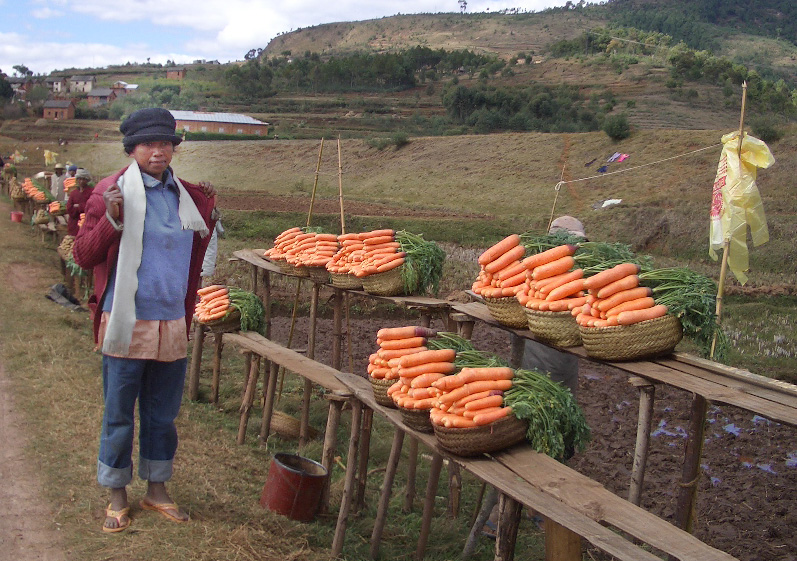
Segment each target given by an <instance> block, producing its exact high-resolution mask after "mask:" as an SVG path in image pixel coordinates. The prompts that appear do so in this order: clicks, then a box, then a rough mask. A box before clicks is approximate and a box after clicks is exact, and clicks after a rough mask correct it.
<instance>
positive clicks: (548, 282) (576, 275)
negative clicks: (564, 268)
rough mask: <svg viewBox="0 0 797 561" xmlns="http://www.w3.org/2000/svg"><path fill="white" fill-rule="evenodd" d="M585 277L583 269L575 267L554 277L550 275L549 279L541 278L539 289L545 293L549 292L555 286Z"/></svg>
mask: <svg viewBox="0 0 797 561" xmlns="http://www.w3.org/2000/svg"><path fill="white" fill-rule="evenodd" d="M583 277H584V271H583V269H575V270H573V271H569V272H566V273H562V274H561V275H555V276H553V277H548V278H547V279H541V281H540V286H539V289H540V292H542V293H543V294H548V293H549V292H551V291H552V290H553V289H555V288H558V287H560V286H562V285H564V284H567V283H568V282H570V281H574V280H576V279H581V278H583ZM543 283H544V284H543Z"/></svg>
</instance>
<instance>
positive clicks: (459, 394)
mask: <svg viewBox="0 0 797 561" xmlns="http://www.w3.org/2000/svg"><path fill="white" fill-rule="evenodd" d="M511 387H512V380H480V381H477V382H470V383H468V384H465V385H464V386H462V387H460V388H457V389H455V390H454V391H451V392H448V393H445V394H443V395H441V396H440V402H441V403H453V402H455V401H457V400H458V399H461V398H463V397H465V396H466V395H468V394H471V393H476V392H483V391H484V390H502V391H503V390H508V389H509V388H511Z"/></svg>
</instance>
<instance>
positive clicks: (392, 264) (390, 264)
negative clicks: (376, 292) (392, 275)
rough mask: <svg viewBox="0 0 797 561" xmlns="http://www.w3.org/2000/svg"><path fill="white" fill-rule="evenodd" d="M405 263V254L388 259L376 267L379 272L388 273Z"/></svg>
mask: <svg viewBox="0 0 797 561" xmlns="http://www.w3.org/2000/svg"><path fill="white" fill-rule="evenodd" d="M403 264H404V256H399V257H398V259H391V260H390V261H386V262H384V263H382V264H381V265H379V266H378V267H377V268H376V272H377V273H386V272H388V271H392V270H393V269H396V268H398V267H401V266H402V265H403Z"/></svg>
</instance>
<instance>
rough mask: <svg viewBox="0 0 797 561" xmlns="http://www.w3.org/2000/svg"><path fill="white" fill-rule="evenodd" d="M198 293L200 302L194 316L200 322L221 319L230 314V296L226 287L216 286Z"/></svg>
mask: <svg viewBox="0 0 797 561" xmlns="http://www.w3.org/2000/svg"><path fill="white" fill-rule="evenodd" d="M196 293H197V294H198V295H199V302H197V305H196V307H195V308H194V314H195V315H196V318H197V319H198V320H199V321H200V322H202V323H206V322H209V321H214V320H217V319H221V318H223V317H224V316H226V315H227V314H228V313H229V311H230V295H229V289H228V288H227V287H226V286H222V285H220V284H214V285H210V286H206V287H204V288H200V289H199V290H197V291H196Z"/></svg>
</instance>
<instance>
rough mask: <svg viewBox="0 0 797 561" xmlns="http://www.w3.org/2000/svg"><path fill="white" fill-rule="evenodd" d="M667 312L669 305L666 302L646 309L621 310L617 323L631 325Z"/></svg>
mask: <svg viewBox="0 0 797 561" xmlns="http://www.w3.org/2000/svg"><path fill="white" fill-rule="evenodd" d="M666 313H667V306H665V305H664V304H658V305H656V306H653V307H652V308H646V309H644V310H632V311H628V312H620V313H619V314H617V323H618V324H620V325H631V324H633V323H639V322H640V321H646V320H649V319H656V318H659V317H661V316H663V315H665V314H666Z"/></svg>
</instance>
